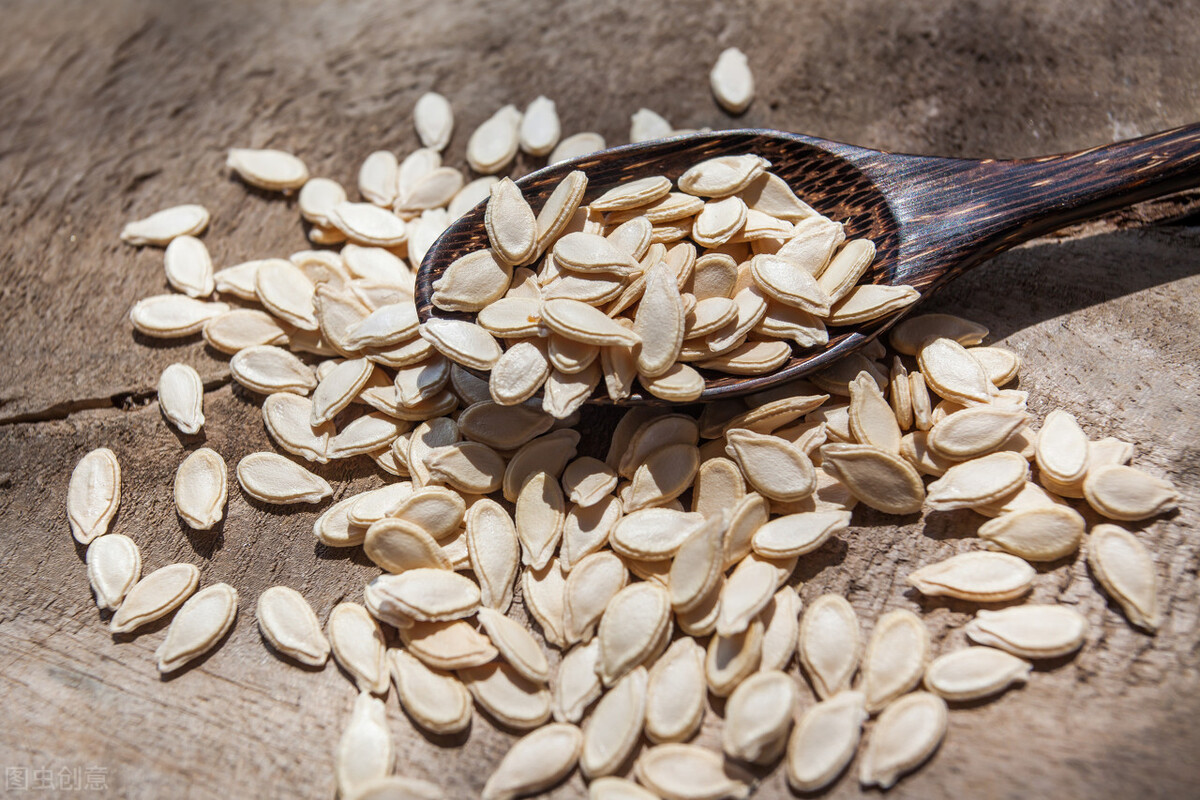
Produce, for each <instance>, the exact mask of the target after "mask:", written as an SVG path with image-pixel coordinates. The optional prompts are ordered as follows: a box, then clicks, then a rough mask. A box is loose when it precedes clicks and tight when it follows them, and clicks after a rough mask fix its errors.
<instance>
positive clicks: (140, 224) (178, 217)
mask: <svg viewBox="0 0 1200 800" xmlns="http://www.w3.org/2000/svg"><path fill="white" fill-rule="evenodd" d="M208 220H209V215H208V209H207V208H205V207H204V206H200V205H182V206H172V207H171V208H164V209H163V210H162V211H156V212H154V213H153V214H151V215H150V216H148V217H146V218H144V219H139V220H135V221H134V222H129V223H126V225H125V227H124V228H122V229H121V241H123V242H128V243H129V244H132V245H147V244H150V245H158V246H163V245H167V244H170V242H171V240H172V239H175V238H176V237H179V236H197V235H199V234H200V233H202V232H203V231H204V229H205V228H207V227H208Z"/></svg>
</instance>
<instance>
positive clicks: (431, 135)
mask: <svg viewBox="0 0 1200 800" xmlns="http://www.w3.org/2000/svg"><path fill="white" fill-rule="evenodd" d="M413 125H414V126H415V127H416V129H417V137H418V138H420V140H421V145H422V146H423V147H429V148H432V149H434V150H445V149H446V145H447V144H449V143H450V134H451V133H453V131H454V111H453V110H452V109H451V108H450V101H449V100H447V99H446V98H445V97H443V96H442V95H440V94H438V93H437V92H426V93H425V94H423V95H421V96H420V97H419V98H417V102H416V104H415V105H414V106H413Z"/></svg>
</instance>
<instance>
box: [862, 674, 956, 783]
mask: <svg viewBox="0 0 1200 800" xmlns="http://www.w3.org/2000/svg"><path fill="white" fill-rule="evenodd" d="M947 716H948V714H947V709H946V701H945V700H943V699H942V698H940V697H938V696H937V695H935V694H930V693H928V692H915V693H913V694H911V695H909V696H908V697H904V698H901V699H900V700H897V701H896V702H895V703H893V704H892V705H891V706H889V707H888V708H887V709H885V710H884V712H883V713H882V714H881V715H880V716H879V721H878V722H877V723H876V724H875V727H874V728H873V729H872V731H871V736H870V737H869V738H868V739H867V749H866V751H865V752H864V753H863V761H862V766H861V767H860V769H859V774H858V780H859V783H861V784H862V785H863V786H878V787H879V788H881V789H889V788H891V787H892V786H894V785H895V783H896V781H897V780H898V779H899V778H900V776H901V775H903V774H904V773H906V772H911V771H912V770H914V769H916V768H917V767H919V766H921V764H923V763H925V761H926V760H927V759H928V758H929V757H930V756H932V755H933V753H934V751H935V750H937V748H938V746H939V745H940V744H941V743H942V739H943V738H945V736H946V725H947Z"/></svg>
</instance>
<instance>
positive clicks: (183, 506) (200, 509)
mask: <svg viewBox="0 0 1200 800" xmlns="http://www.w3.org/2000/svg"><path fill="white" fill-rule="evenodd" d="M227 480H228V476H227V472H226V469H225V459H223V458H221V456H220V455H218V454H217V452H216V451H215V450H212V449H210V448H207V447H201V448H200V449H199V450H196V451H194V452H193V453H192V454H191V455H189V456H188V457H187V458H185V459H184V460H183V463H182V464H180V465H179V469H178V470H176V472H175V510H176V511H177V512H179V516H180V517H182V518H183V520H184V522H186V523H187V524H188V527H190V528H192V529H194V530H199V531H207V530H211V529H212V527H213V526H214V525H216V524H217V523H218V522H220V521H221V517H223V516H224V514H225V496H226V482H227Z"/></svg>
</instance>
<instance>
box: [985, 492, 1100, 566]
mask: <svg viewBox="0 0 1200 800" xmlns="http://www.w3.org/2000/svg"><path fill="white" fill-rule="evenodd" d="M1030 485H1034V484H1030ZM1083 530H1084V522H1083V517H1081V516H1080V515H1079V513H1078V512H1076V511H1075V509H1073V508H1070V507H1068V506H1050V507H1048V508H1026V509H1023V510H1020V511H1011V512H1007V513H1004V514H1002V515H1000V516H997V517H996V519H993V520H991V521H989V522H986V523H984V524H983V525H982V526H981V527H980V528H979V537H980V538H981V539H986V540H988V541H989V542H992V543H993V544H996V545H998V546H1000V547H1001V548H1003V549H1004V550H1007V551H1008V552H1010V553H1012V554H1014V555H1018V556H1020V557H1021V558H1023V559H1025V560H1027V561H1054V560H1056V559H1059V558H1065V557H1066V556H1069V555H1070V554H1071V553H1074V552H1075V551H1076V550H1078V549H1079V544H1080V542H1082V541H1083Z"/></svg>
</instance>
